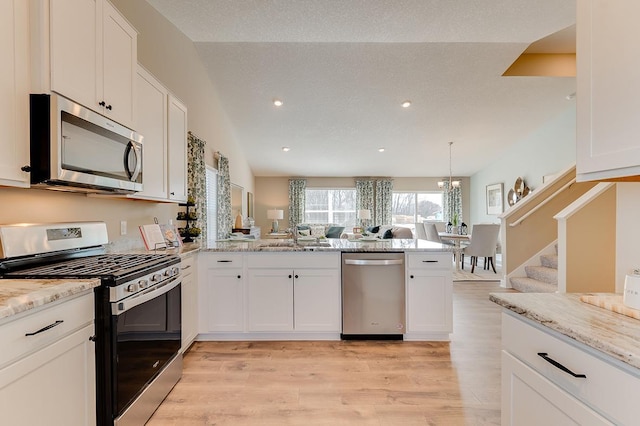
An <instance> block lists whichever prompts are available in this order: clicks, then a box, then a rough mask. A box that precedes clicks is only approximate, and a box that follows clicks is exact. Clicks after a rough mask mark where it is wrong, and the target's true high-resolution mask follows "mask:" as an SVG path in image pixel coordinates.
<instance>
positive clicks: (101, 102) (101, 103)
mask: <svg viewBox="0 0 640 426" xmlns="http://www.w3.org/2000/svg"><path fill="white" fill-rule="evenodd" d="M106 104H107V103H106V102H105V101H100V102H98V105H100V106H101V107H103V106H105V105H106Z"/></svg>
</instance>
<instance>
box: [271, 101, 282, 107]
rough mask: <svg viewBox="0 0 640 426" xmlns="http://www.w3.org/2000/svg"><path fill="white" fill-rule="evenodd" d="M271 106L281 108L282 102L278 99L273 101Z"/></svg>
mask: <svg viewBox="0 0 640 426" xmlns="http://www.w3.org/2000/svg"><path fill="white" fill-rule="evenodd" d="M273 104H274V105H275V106H277V107H279V106H282V101H281V100H280V99H274V100H273Z"/></svg>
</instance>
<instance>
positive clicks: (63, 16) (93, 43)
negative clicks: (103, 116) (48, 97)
mask: <svg viewBox="0 0 640 426" xmlns="http://www.w3.org/2000/svg"><path fill="white" fill-rule="evenodd" d="M49 7H50V11H49V16H50V18H49V19H50V21H49V22H50V26H51V27H50V43H49V46H48V47H50V49H51V53H50V56H51V58H50V59H51V90H53V91H55V92H58V93H61V94H62V95H64V96H66V97H68V98H71V99H72V100H74V101H76V102H78V103H80V104H82V105H84V106H86V107H87V108H90V109H92V110H94V111H98V112H102V107H101V106H100V105H98V102H100V101H101V100H102V89H101V88H100V90H98V75H99V74H100V73H101V72H102V71H100V69H99V67H101V66H102V56H101V55H102V49H100V50H98V46H99V41H100V40H99V39H98V36H99V32H98V27H100V28H102V24H101V23H100V25H99V23H98V20H99V19H101V18H100V17H101V15H102V12H101V10H102V0H63V1H50V2H49ZM45 50H46V48H45Z"/></svg>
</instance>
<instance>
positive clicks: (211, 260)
mask: <svg viewBox="0 0 640 426" xmlns="http://www.w3.org/2000/svg"><path fill="white" fill-rule="evenodd" d="M203 260H204V262H205V265H204V266H206V267H207V268H242V254H241V253H207V254H206V255H205V256H204V258H203Z"/></svg>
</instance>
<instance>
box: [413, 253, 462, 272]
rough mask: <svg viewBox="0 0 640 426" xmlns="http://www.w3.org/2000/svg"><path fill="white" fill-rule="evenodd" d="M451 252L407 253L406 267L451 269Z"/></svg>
mask: <svg viewBox="0 0 640 426" xmlns="http://www.w3.org/2000/svg"><path fill="white" fill-rule="evenodd" d="M451 256H452V255H451V253H420V254H407V267H408V268H410V269H416V268H427V269H451V268H452V265H453V260H452V257H451Z"/></svg>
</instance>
